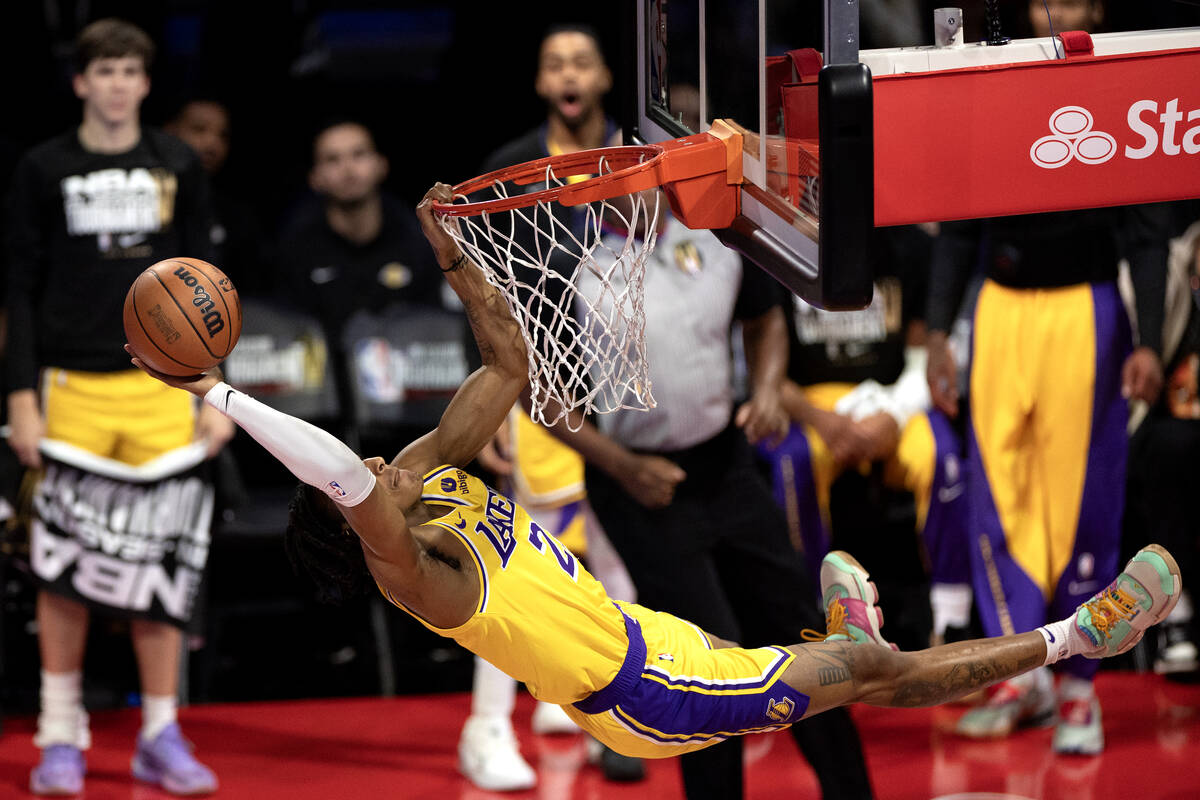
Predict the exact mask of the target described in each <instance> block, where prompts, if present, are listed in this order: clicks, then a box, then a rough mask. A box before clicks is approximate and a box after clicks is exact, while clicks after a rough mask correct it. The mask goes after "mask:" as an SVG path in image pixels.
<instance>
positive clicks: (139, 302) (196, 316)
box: [124, 258, 242, 377]
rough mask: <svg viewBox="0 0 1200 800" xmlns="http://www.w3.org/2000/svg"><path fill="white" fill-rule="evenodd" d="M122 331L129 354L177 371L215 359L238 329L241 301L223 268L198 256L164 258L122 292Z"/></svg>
mask: <svg viewBox="0 0 1200 800" xmlns="http://www.w3.org/2000/svg"><path fill="white" fill-rule="evenodd" d="M124 319H125V337H126V341H128V342H129V345H130V347H132V348H133V352H134V355H136V356H137V357H138V358H140V359H141V360H142V361H143V362H145V364H146V366H148V367H150V368H151V369H154V370H157V371H158V372H161V373H163V374H166V375H173V376H176V377H183V376H187V375H195V374H197V373H200V372H204V371H205V370H207V369H211V368H212V367H214V366H216V365H217V364H219V363H220V362H221V361H222V360H224V359H225V358H226V357H227V356H228V355H229V353H230V352H231V351H232V350H233V347H234V345H236V344H237V340H238V336H240V335H241V332H242V304H241V301H240V300H239V299H238V293H237V289H235V288H234V286H233V283H232V282H231V281H230V280H229V278H227V277H225V273H223V272H221V270H219V269H217V268H216V267H214V266H213V265H212V264H209V263H208V262H207V261H201V260H200V259H198V258H168V259H165V260H163V261H159V262H158V263H157V264H155V265H153V266H151V267H149V268H148V269H147V270H146V271H145V272H143V273H142V274H141V275H138V276H137V278H136V279H134V281H133V285H132V286H130V287H129V293H128V294H126V295H125V314H124Z"/></svg>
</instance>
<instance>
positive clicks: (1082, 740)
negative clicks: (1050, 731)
mask: <svg viewBox="0 0 1200 800" xmlns="http://www.w3.org/2000/svg"><path fill="white" fill-rule="evenodd" d="M1054 752H1056V753H1072V754H1075V755H1082V756H1095V755H1099V754H1100V753H1102V752H1104V727H1103V726H1102V725H1101V723H1100V701H1099V700H1098V699H1097V698H1096V696H1095V695H1092V696H1091V697H1090V698H1087V699H1076V700H1065V701H1063V702H1062V703H1061V704H1060V705H1059V707H1058V725H1057V726H1055V728H1054Z"/></svg>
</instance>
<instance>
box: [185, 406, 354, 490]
mask: <svg viewBox="0 0 1200 800" xmlns="http://www.w3.org/2000/svg"><path fill="white" fill-rule="evenodd" d="M204 402H206V403H208V404H209V405H210V406H212V407H213V408H215V409H216V410H217V411H220V412H221V413H222V414H224V415H225V416H227V417H229V418H230V419H231V420H233V421H234V422H236V423H237V424H238V425H239V426H241V428H242V429H243V430H245V431H246V433H248V434H250V435H251V436H253V437H254V440H255V441H257V442H258V443H259V444H261V445H262V446H263V447H265V448H266V449H267V451H268V452H270V454H271V455H273V456H275V457H276V458H277V459H279V461H280V462H281V463H282V464H283V465H284V466H285V467H287V468H288V469H289V470H291V471H292V474H293V475H295V476H296V477H297V478H299V479H300V480H302V481H304V482H305V483H307V484H308V485H310V486H315V487H317V488H318V489H320V490H321V491H323V492H325V494H327V495H329V496H330V498H332V499H333V501H334V502H335V503H338V504H339V505H343V506H356V505H358V504H359V503H361V502H362V501H363V500H366V499H367V495H369V494H370V493H371V490H372V489H373V488H375V476H374V475H373V474H372V473H371V471H370V470H369V469H367V467H366V466H365V465H364V464H363V462H362V460H361V459H359V457H358V456H357V455H355V453H354V451H353V450H351V449H350V448H349V447H347V446H346V445H345V444H344V443H343V442H341V441H339V440H338V439H337V437H335V436H333V435H332V434H330V433H328V432H326V431H323V430H321V429H320V428H318V427H317V426H316V425H310V424H309V423H307V422H305V421H304V420H301V419H296V418H295V417H293V416H290V415H288V414H284V413H283V412H282V411H276V410H275V409H273V408H271V407H270V406H268V405H266V404H264V403H260V402H259V401H258V400H255V399H254V398H253V397H251V396H250V395H248V394H244V393H242V392H239V391H238V390H237V389H234V388H233V387H232V386H230V385H229V384H227V383H218V384H217V385H216V386H214V387H213V388H211V389H209V390H208V393H207V394H205V395H204Z"/></svg>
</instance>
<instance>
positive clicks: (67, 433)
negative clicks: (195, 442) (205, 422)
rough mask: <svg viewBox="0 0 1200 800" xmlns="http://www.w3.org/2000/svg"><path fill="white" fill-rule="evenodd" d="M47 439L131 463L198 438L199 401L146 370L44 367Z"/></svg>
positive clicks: (146, 459)
mask: <svg viewBox="0 0 1200 800" xmlns="http://www.w3.org/2000/svg"><path fill="white" fill-rule="evenodd" d="M41 401H42V414H43V416H44V418H45V420H46V434H45V435H46V438H47V439H57V440H59V441H63V442H67V443H68V444H73V445H75V446H76V447H79V448H82V449H84V450H87V451H88V452H90V453H94V454H95V455H98V456H102V457H104V458H111V459H113V460H116V461H120V462H122V463H125V464H129V465H131V466H135V467H136V466H139V465H141V464H144V463H146V462H147V461H150V460H151V459H154V458H157V457H158V456H161V455H163V454H164V453H167V452H169V451H171V450H174V449H176V448H178V447H184V446H185V445H187V444H189V443H190V442H191V441H192V437H193V436H194V434H195V428H196V411H195V408H196V403H195V402H194V401H193V398H192V396H191V395H190V394H188V393H187V392H185V391H182V390H181V389H173V388H171V387H170V386H167V385H166V384H165V383H162V382H161V381H158V380H155V379H154V378H151V377H150V376H149V375H147V374H146V373H144V372H142V371H141V370H136V369H131V370H122V371H121V372H77V371H74V370H65V369H59V368H57V367H49V368H47V369H45V370H43V371H42V384H41Z"/></svg>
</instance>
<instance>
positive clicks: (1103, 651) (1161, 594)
mask: <svg viewBox="0 0 1200 800" xmlns="http://www.w3.org/2000/svg"><path fill="white" fill-rule="evenodd" d="M1182 588H1183V587H1182V582H1181V580H1180V578H1179V565H1178V564H1176V563H1175V559H1174V558H1172V557H1171V554H1170V553H1168V552H1167V551H1166V548H1164V547H1161V546H1159V545H1157V544H1151V545H1147V546H1145V547H1143V548H1142V549H1141V550H1139V551H1138V552H1137V555H1135V556H1134V557H1133V558H1131V559H1129V563H1127V564H1126V565H1125V569H1124V570H1123V571H1122V572H1121V574H1120V575H1118V576H1117V578H1116V580H1114V581H1113V582H1112V583H1110V584H1109V585H1108V586H1107V587H1106V588H1105V589H1104V590H1103V591H1101V592H1099V593H1098V594H1096V595H1094V596H1093V597H1092V599H1091V600H1088V601H1087V602H1086V603H1084V604H1083V605H1081V606H1080V607H1079V608H1078V609H1076V611H1075V622H1074V627H1075V630H1076V631H1077V632H1078V633H1079V634H1081V636H1082V639H1083V644H1084V646H1085V649H1084V650H1083V651H1082V655H1084V656H1087V657H1088V658H1104V657H1106V656H1115V655H1117V654H1119V653H1124V652H1125V651H1126V650H1128V649H1129V648H1131V647H1133V646H1134V645H1135V644H1137V643H1138V642H1139V641H1140V640H1141V638H1142V636H1143V635H1144V634H1145V633H1146V629H1147V628H1149V627H1150V626H1151V625H1154V624H1155V623H1158V622H1161V621H1162V620H1163V619H1164V618H1165V617H1166V616H1167V614H1169V613H1171V609H1172V608H1174V607H1175V604H1176V603H1177V602H1179V595H1180V592H1181V591H1182Z"/></svg>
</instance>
